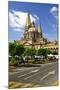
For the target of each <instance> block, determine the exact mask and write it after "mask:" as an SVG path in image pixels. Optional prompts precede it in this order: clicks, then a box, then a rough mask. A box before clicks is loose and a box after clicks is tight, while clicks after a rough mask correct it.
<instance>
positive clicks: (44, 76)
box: [40, 71, 55, 80]
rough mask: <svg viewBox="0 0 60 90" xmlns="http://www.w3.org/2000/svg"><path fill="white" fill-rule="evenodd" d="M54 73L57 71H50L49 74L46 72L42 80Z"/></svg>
mask: <svg viewBox="0 0 60 90" xmlns="http://www.w3.org/2000/svg"><path fill="white" fill-rule="evenodd" d="M53 74H55V71H51V72H48V74H46V75H45V76H43V77H42V78H41V79H40V80H43V79H45V78H46V77H48V76H49V75H53Z"/></svg>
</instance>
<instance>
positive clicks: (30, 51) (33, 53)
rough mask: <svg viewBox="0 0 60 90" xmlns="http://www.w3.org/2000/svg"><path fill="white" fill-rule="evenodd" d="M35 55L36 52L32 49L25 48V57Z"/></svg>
mask: <svg viewBox="0 0 60 90" xmlns="http://www.w3.org/2000/svg"><path fill="white" fill-rule="evenodd" d="M35 54H36V50H35V49H34V48H32V47H31V48H26V50H25V55H27V56H33V55H35Z"/></svg>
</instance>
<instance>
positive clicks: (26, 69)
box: [9, 68, 35, 75]
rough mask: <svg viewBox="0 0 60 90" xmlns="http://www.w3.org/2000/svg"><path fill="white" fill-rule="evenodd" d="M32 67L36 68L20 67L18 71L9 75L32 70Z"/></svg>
mask: <svg viewBox="0 0 60 90" xmlns="http://www.w3.org/2000/svg"><path fill="white" fill-rule="evenodd" d="M31 69H35V68H25V69H20V70H19V69H18V70H17V71H14V72H9V75H13V74H17V73H20V72H24V71H28V70H31ZM19 71H20V72H19Z"/></svg>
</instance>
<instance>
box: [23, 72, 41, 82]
mask: <svg viewBox="0 0 60 90" xmlns="http://www.w3.org/2000/svg"><path fill="white" fill-rule="evenodd" d="M39 73H40V72H38V73H35V74H33V75H31V76H29V77H26V78H24V80H27V79H29V78H31V77H33V76H35V75H37V74H39Z"/></svg>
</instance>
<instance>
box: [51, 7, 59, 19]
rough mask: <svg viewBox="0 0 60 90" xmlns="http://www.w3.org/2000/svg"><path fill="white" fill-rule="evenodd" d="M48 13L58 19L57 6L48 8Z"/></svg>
mask: <svg viewBox="0 0 60 90" xmlns="http://www.w3.org/2000/svg"><path fill="white" fill-rule="evenodd" d="M50 13H51V14H52V15H53V16H54V18H55V19H58V8H57V7H52V8H51V9H50Z"/></svg>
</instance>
